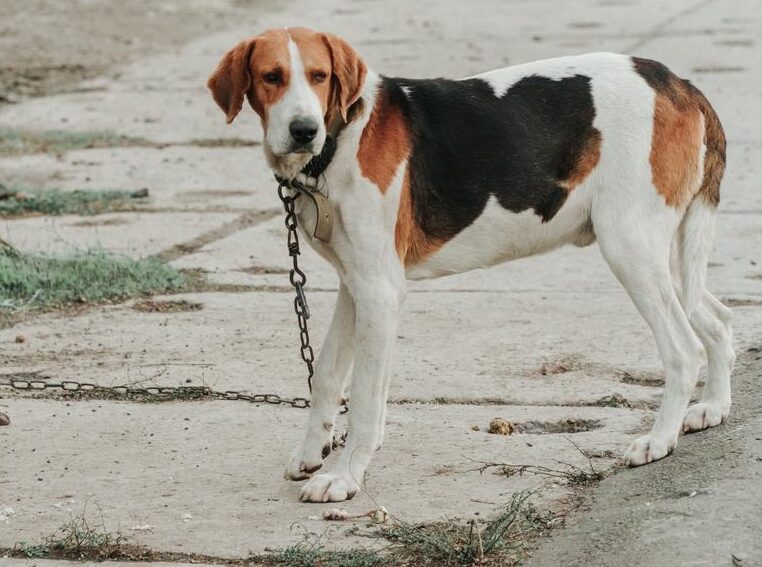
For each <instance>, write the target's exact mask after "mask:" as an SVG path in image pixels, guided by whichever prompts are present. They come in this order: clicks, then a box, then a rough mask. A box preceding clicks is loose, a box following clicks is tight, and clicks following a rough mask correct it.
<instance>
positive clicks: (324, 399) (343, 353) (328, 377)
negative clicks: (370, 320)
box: [286, 283, 355, 480]
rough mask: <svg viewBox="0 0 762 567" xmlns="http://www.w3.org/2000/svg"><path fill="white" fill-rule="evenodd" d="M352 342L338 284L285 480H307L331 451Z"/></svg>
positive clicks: (347, 306)
mask: <svg viewBox="0 0 762 567" xmlns="http://www.w3.org/2000/svg"><path fill="white" fill-rule="evenodd" d="M354 342H355V305H354V300H353V299H352V296H351V295H350V294H349V291H348V290H347V288H346V286H345V285H344V284H343V283H342V284H341V285H340V286H339V294H338V297H337V298H336V308H335V310H334V312H333V319H331V325H330V327H329V328H328V334H327V335H326V338H325V342H324V343H323V348H322V349H320V354H319V355H318V359H317V363H316V365H315V375H314V377H313V379H312V403H311V406H310V417H309V420H308V422H307V431H306V434H305V437H304V441H303V442H302V444H301V446H300V447H299V449H298V450H297V452H296V454H295V455H294V457H293V458H292V459H291V462H290V463H289V464H288V466H287V467H286V478H287V479H291V480H303V479H305V478H309V477H310V476H311V475H312V473H313V472H315V471H316V470H318V469H319V468H320V467H321V466H322V465H323V459H324V458H325V457H327V456H328V453H330V452H331V445H332V442H333V424H334V421H335V419H336V412H337V409H338V407H339V404H340V403H341V396H342V394H343V392H344V385H345V384H346V381H347V376H348V374H349V368H350V367H351V366H352V359H353V356H354Z"/></svg>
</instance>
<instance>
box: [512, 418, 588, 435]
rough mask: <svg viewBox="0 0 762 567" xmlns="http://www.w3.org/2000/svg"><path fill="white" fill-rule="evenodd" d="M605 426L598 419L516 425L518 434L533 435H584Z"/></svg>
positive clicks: (532, 422)
mask: <svg viewBox="0 0 762 567" xmlns="http://www.w3.org/2000/svg"><path fill="white" fill-rule="evenodd" d="M601 427H603V424H602V423H601V422H600V420H598V419H574V418H570V419H561V420H558V421H525V422H523V423H516V424H515V428H516V433H528V434H532V435H543V434H556V433H583V432H585V431H593V430H595V429H600V428H601Z"/></svg>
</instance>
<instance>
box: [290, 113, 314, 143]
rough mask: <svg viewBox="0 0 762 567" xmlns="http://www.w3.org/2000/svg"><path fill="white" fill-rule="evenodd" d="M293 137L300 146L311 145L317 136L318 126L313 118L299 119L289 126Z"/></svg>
mask: <svg viewBox="0 0 762 567" xmlns="http://www.w3.org/2000/svg"><path fill="white" fill-rule="evenodd" d="M288 131H289V132H291V137H292V138H293V139H294V141H295V142H296V143H298V144H302V145H305V144H309V143H310V142H311V141H312V140H314V139H315V136H317V131H318V125H317V122H315V120H314V119H312V118H297V119H296V120H294V121H292V122H291V124H289V125H288Z"/></svg>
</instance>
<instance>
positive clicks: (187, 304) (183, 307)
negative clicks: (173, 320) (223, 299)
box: [132, 299, 204, 313]
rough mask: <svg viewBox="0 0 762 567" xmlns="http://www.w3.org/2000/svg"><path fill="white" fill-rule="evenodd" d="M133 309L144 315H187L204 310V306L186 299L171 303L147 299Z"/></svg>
mask: <svg viewBox="0 0 762 567" xmlns="http://www.w3.org/2000/svg"><path fill="white" fill-rule="evenodd" d="M132 308H133V309H134V310H135V311H140V312H143V313H185V312H188V311H201V310H202V309H203V308H204V304H203V303H198V302H196V301H187V300H185V299H178V300H170V301H154V300H151V299H146V300H143V301H138V302H136V303H134V304H133V305H132Z"/></svg>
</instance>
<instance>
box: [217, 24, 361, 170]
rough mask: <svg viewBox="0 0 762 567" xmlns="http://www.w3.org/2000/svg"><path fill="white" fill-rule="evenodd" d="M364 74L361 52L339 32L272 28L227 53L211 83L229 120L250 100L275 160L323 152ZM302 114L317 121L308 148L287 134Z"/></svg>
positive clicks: (357, 95)
mask: <svg viewBox="0 0 762 567" xmlns="http://www.w3.org/2000/svg"><path fill="white" fill-rule="evenodd" d="M366 74H367V67H366V66H365V63H363V61H362V59H361V58H360V56H359V55H358V54H357V52H356V51H355V50H354V49H353V48H352V47H351V46H350V45H349V43H347V42H346V41H345V40H343V39H341V38H339V37H336V36H335V35H332V34H325V33H319V32H315V31H312V30H309V29H307V28H287V29H271V30H267V31H265V32H263V33H262V34H260V35H258V36H256V37H254V38H252V39H249V40H247V41H243V42H241V43H239V44H238V45H236V46H235V47H233V48H232V49H231V50H230V51H228V52H227V53H226V54H225V55H224V56H223V58H222V60H221V61H220V63H219V65H218V66H217V69H216V70H215V71H214V73H212V75H211V77H209V81H208V83H207V85H208V87H209V89H210V90H211V92H212V97H213V98H214V100H215V102H216V103H217V104H218V105H219V107H220V108H221V109H222V111H223V112H224V113H225V116H226V118H227V122H228V124H229V123H231V122H232V121H233V120H234V119H235V117H236V116H237V115H238V113H239V112H240V111H241V108H242V106H243V99H244V96H246V98H248V100H249V103H250V104H251V107H252V108H253V109H254V110H255V111H256V112H257V114H258V115H259V117H260V118H261V119H262V124H263V127H264V129H265V147H266V152H267V153H268V156H269V157H272V159H273V160H275V161H276V162H277V161H278V160H279V159H286V157H287V156H290V155H292V154H294V153H299V154H305V153H309V154H313V155H314V154H316V153H319V152H320V149H321V148H322V145H323V142H324V141H325V136H326V131H327V129H328V128H330V127H331V125H332V124H333V123H334V121H335V120H337V119H338V117H341V120H342V122H346V121H347V119H348V118H349V108H350V107H351V106H352V105H353V104H354V103H355V102H357V101H358V99H359V98H360V96H361V94H362V88H363V85H364V82H365V76H366ZM300 118H301V119H304V118H306V119H314V120H315V121H317V122H318V123H319V124H318V128H319V131H318V133H317V134H316V136H315V143H314V144H312V146H310V147H307V148H306V150H305V148H304V147H303V146H302V147H298V148H297V147H296V146H295V145H294V143H293V140H292V139H291V136H290V134H289V124H290V123H291V122H292V121H293V120H296V119H300ZM299 159H300V160H301V161H303V159H302V158H301V156H300V158H299ZM276 165H277V164H276Z"/></svg>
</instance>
